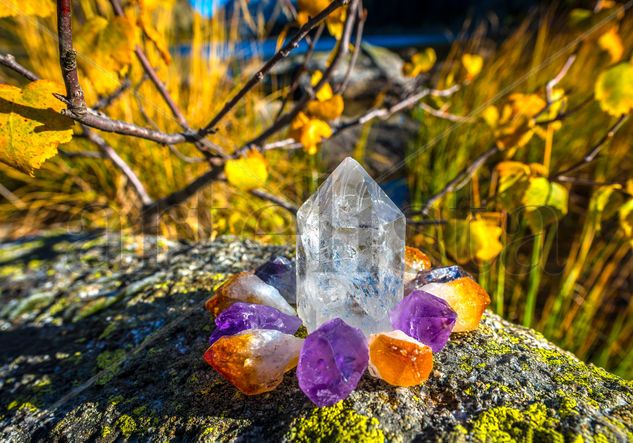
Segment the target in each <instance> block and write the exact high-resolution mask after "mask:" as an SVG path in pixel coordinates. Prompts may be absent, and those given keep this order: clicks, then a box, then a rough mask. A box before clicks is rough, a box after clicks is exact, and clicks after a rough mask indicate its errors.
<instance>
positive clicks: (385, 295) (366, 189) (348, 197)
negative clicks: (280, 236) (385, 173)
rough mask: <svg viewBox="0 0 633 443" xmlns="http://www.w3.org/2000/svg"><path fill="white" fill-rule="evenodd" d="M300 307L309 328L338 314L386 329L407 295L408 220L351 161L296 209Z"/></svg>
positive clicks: (369, 329) (364, 326)
mask: <svg viewBox="0 0 633 443" xmlns="http://www.w3.org/2000/svg"><path fill="white" fill-rule="evenodd" d="M297 232H298V238H297V310H298V312H299V317H301V319H302V320H303V322H304V324H305V325H306V328H307V329H308V331H314V330H315V329H316V328H317V327H318V326H319V325H321V324H322V323H324V322H326V321H328V320H331V319H333V318H335V317H340V318H342V319H343V320H345V322H347V323H349V324H350V325H352V326H354V327H358V328H359V329H361V330H362V331H363V332H364V333H365V334H366V335H369V334H372V333H375V332H381V331H388V330H390V329H391V327H390V325H389V319H388V318H387V317H388V316H387V315H385V314H386V313H387V312H389V311H390V310H391V309H392V308H393V307H394V306H395V305H396V304H397V303H398V301H399V300H401V299H402V295H403V272H404V236H405V218H404V215H403V214H402V212H401V211H400V210H399V209H398V208H397V207H396V205H394V203H393V202H392V201H391V200H390V199H389V197H387V195H386V194H385V193H384V192H383V191H382V190H381V189H380V186H378V183H376V182H375V181H374V180H373V179H372V178H371V177H370V176H369V175H368V174H367V172H365V170H364V169H363V167H362V166H361V165H360V164H358V163H357V162H356V161H354V160H353V159H351V158H346V159H345V160H344V161H343V162H342V163H341V164H340V165H339V166H338V167H337V168H336V170H334V172H332V174H331V175H330V176H329V177H328V179H327V180H326V181H325V182H324V183H323V184H322V185H321V187H320V188H319V190H318V191H317V192H316V193H315V194H313V195H312V196H311V197H310V198H309V199H308V200H307V201H306V202H305V203H304V204H303V206H301V208H300V209H299V212H298V214H297Z"/></svg>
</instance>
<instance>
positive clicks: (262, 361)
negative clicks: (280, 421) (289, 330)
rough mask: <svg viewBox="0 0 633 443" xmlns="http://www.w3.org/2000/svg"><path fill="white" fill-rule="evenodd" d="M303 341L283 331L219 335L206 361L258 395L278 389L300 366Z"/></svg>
mask: <svg viewBox="0 0 633 443" xmlns="http://www.w3.org/2000/svg"><path fill="white" fill-rule="evenodd" d="M302 343H303V340H302V339H300V338H297V337H294V336H292V335H290V334H284V333H283V332H280V331H276V330H269V329H249V330H246V331H242V332H240V333H238V334H235V335H230V336H228V335H227V336H224V337H222V338H220V339H219V340H218V341H216V342H215V343H213V345H211V347H210V348H209V349H207V352H205V353H204V360H205V361H206V362H207V363H208V364H209V365H211V366H212V367H213V368H214V369H215V370H216V371H218V372H219V373H220V375H222V377H224V378H225V379H226V380H227V381H228V382H230V383H231V384H233V385H234V386H235V387H236V388H237V389H239V390H240V391H241V392H243V393H244V394H246V395H256V394H261V393H264V392H268V391H272V390H273V389H275V388H276V387H277V386H278V385H279V384H280V383H281V382H282V380H283V377H284V373H285V372H287V371H289V370H291V369H292V368H294V367H295V366H297V361H298V359H299V351H300V350H301V345H302Z"/></svg>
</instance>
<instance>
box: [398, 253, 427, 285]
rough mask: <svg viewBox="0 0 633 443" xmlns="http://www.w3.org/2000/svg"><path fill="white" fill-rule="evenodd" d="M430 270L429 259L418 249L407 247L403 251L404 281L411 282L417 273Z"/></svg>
mask: <svg viewBox="0 0 633 443" xmlns="http://www.w3.org/2000/svg"><path fill="white" fill-rule="evenodd" d="M427 269H431V259H430V258H429V256H428V255H426V254H425V253H424V252H422V251H420V250H419V249H418V248H413V247H411V246H407V247H406V248H405V249H404V281H405V284H406V282H409V281H411V280H413V279H414V278H415V277H416V275H418V272H420V271H426V270H427Z"/></svg>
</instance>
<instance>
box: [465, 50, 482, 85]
mask: <svg viewBox="0 0 633 443" xmlns="http://www.w3.org/2000/svg"><path fill="white" fill-rule="evenodd" d="M462 65H464V68H465V69H466V78H467V79H468V80H472V79H473V78H475V77H477V75H479V73H480V72H481V68H483V67H484V58H483V57H482V56H481V55H478V54H464V55H462Z"/></svg>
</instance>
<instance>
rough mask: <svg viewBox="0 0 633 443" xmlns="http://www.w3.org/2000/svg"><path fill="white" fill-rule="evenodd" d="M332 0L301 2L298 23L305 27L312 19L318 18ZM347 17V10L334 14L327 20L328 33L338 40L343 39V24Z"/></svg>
mask: <svg viewBox="0 0 633 443" xmlns="http://www.w3.org/2000/svg"><path fill="white" fill-rule="evenodd" d="M330 3H331V2H330V0H299V1H298V2H297V4H298V6H299V12H298V14H297V22H298V23H299V25H304V24H306V22H307V21H308V20H309V19H310V18H311V17H315V16H317V15H318V14H319V13H320V12H321V11H323V10H324V9H325V8H327V7H328V6H329V5H330ZM346 17H347V8H338V9H336V10H335V11H334V12H332V13H331V14H330V15H329V16H328V17H327V18H326V19H325V24H326V25H327V29H328V32H329V33H330V34H331V35H332V36H333V37H334V38H336V39H337V40H338V39H340V38H341V35H342V33H343V24H344V23H345V18H346Z"/></svg>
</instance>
